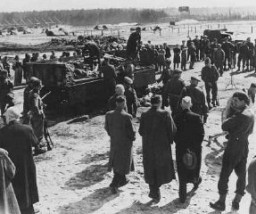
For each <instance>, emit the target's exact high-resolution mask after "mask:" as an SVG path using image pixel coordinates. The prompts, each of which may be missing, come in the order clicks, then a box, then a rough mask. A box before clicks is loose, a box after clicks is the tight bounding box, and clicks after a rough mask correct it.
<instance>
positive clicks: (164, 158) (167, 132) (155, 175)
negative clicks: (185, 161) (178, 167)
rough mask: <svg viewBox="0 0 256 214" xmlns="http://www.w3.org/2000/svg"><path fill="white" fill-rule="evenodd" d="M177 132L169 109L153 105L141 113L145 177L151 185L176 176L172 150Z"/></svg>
mask: <svg viewBox="0 0 256 214" xmlns="http://www.w3.org/2000/svg"><path fill="white" fill-rule="evenodd" d="M175 132H176V126H175V124H174V122H173V119H172V117H171V115H170V113H169V112H168V111H165V110H161V109H157V108H154V107H152V108H151V109H149V110H148V111H147V112H145V113H143V114H142V115H141V123H140V128H139V133H140V135H141V136H142V148H143V166H144V177H145V181H146V183H148V184H149V185H157V186H160V185H162V184H165V183H169V182H170V181H171V180H172V179H174V178H175V171H174V166H173V160H172V151H171V144H172V143H173V137H174V134H175Z"/></svg>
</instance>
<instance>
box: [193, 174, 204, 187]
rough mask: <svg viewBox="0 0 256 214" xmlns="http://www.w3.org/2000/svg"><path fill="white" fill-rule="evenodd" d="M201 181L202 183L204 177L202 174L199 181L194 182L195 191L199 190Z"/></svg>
mask: <svg viewBox="0 0 256 214" xmlns="http://www.w3.org/2000/svg"><path fill="white" fill-rule="evenodd" d="M201 183H202V177H201V176H200V177H199V178H198V181H197V182H196V183H194V187H193V191H195V190H197V189H198V187H199V185H200V184H201Z"/></svg>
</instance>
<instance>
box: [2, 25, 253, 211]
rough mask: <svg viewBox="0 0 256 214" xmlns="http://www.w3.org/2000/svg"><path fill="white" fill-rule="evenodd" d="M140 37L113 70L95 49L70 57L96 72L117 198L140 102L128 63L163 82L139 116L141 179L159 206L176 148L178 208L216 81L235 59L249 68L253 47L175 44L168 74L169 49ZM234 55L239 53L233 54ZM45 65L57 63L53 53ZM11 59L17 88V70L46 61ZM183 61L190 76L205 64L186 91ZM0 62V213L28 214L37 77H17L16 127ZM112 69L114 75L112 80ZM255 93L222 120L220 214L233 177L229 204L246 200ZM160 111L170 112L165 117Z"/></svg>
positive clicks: (234, 101)
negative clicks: (147, 68)
mask: <svg viewBox="0 0 256 214" xmlns="http://www.w3.org/2000/svg"><path fill="white" fill-rule="evenodd" d="M140 33H141V32H140V28H137V29H136V31H135V32H134V33H132V34H131V36H130V37H129V39H128V42H127V47H126V58H127V59H126V61H125V63H124V64H121V65H119V66H118V68H115V66H113V65H111V63H110V59H109V58H105V59H104V61H103V62H101V59H100V56H101V51H100V48H99V47H98V46H97V44H96V43H88V44H87V45H86V46H85V47H84V49H83V50H81V51H78V52H77V51H76V52H75V55H79V56H80V55H81V56H83V55H86V54H87V53H88V54H89V58H87V59H86V60H87V61H86V62H89V64H90V65H91V66H92V68H93V66H94V63H95V61H96V63H98V64H99V65H100V66H99V71H100V76H101V75H102V77H103V84H104V86H105V89H106V90H105V93H106V100H105V103H106V106H107V109H108V111H107V113H106V115H105V130H106V132H107V134H108V135H109V137H110V139H111V141H110V142H111V143H110V153H109V170H110V171H111V170H113V173H114V176H113V180H112V182H111V184H110V189H111V191H112V193H113V194H116V193H117V192H118V188H119V187H121V186H124V185H126V184H127V183H128V182H129V180H128V178H127V177H126V175H127V174H129V173H130V171H132V170H134V167H135V163H134V161H133V152H132V148H133V142H134V140H135V137H136V131H135V128H134V125H133V122H132V119H133V118H135V117H136V116H137V108H138V107H139V103H138V97H137V93H136V90H135V89H134V87H133V82H134V64H136V63H137V62H138V61H139V62H140V63H144V64H146V63H147V62H148V61H151V59H153V60H152V61H151V64H155V68H156V69H157V70H158V71H160V74H161V75H160V78H159V79H157V82H162V85H163V87H162V89H161V92H160V94H154V95H153V96H152V97H151V99H150V108H149V109H148V110H147V111H146V112H144V113H142V115H141V118H140V125H139V134H140V135H141V137H142V156H143V167H144V178H145V182H146V183H147V184H148V185H149V197H150V198H152V200H153V201H154V202H156V203H157V202H159V200H160V199H161V193H160V187H161V186H162V185H163V184H166V183H169V182H171V181H172V180H173V179H175V178H176V176H175V167H174V161H173V157H172V151H171V145H172V144H173V143H175V145H176V146H175V148H176V164H177V174H178V180H179V199H180V202H181V203H185V201H186V198H187V184H188V183H192V184H193V189H192V190H193V191H196V190H197V189H198V188H199V186H200V184H201V182H202V177H201V174H200V170H201V162H202V142H203V139H204V135H205V130H204V124H205V123H207V118H208V111H209V109H211V108H213V107H215V106H218V105H219V101H218V79H219V78H220V76H222V74H223V72H224V71H225V70H227V69H232V68H233V67H234V66H235V64H234V59H236V53H238V69H240V65H241V62H242V71H244V68H245V66H246V68H247V69H248V70H250V69H251V68H252V67H255V61H256V60H255V46H254V45H253V44H252V43H251V42H250V39H247V41H246V42H243V43H242V44H241V45H240V47H239V48H238V49H236V48H235V46H234V45H233V44H232V43H231V42H229V41H228V40H225V41H223V43H222V44H219V43H218V41H216V40H214V41H213V42H212V43H211V42H210V41H209V40H208V39H207V38H206V37H204V36H202V37H201V39H199V38H198V37H196V38H195V39H194V40H191V39H189V40H188V41H187V42H186V41H182V45H181V46H179V45H176V46H175V47H174V48H173V54H174V56H173V66H174V69H172V68H171V63H172V60H171V56H172V55H171V50H170V47H169V46H168V45H167V44H166V43H165V44H163V45H160V46H159V47H158V46H153V45H152V44H151V42H150V41H148V43H147V44H142V42H141V34H140ZM245 46H246V47H245ZM245 49H246V50H247V52H246V51H245ZM236 50H237V51H238V52H235V51H236ZM83 52H84V53H83ZM245 52H246V54H245ZM249 53H250V54H249ZM143 54H144V55H143ZM69 56H70V55H69V54H67V53H66V52H65V54H64V53H63V54H62V56H61V58H60V59H62V58H65V57H69ZM234 56H235V57H234ZM151 57H152V58H151ZM50 59H51V60H54V59H56V56H55V53H54V52H52V54H51V56H50ZM15 60H16V61H15V63H13V68H15V69H16V70H17V76H16V77H15V80H14V83H15V81H16V83H17V84H18V83H20V81H21V80H20V79H21V78H20V70H22V69H20V68H22V67H23V66H24V65H26V63H28V62H31V61H32V62H36V61H38V60H40V61H41V60H47V56H46V55H44V56H43V58H42V59H40V56H39V54H33V56H32V57H30V55H29V54H26V56H25V59H24V60H23V65H22V64H21V63H20V62H19V57H18V56H17V57H15ZM188 60H189V69H193V68H194V63H195V62H197V61H201V60H204V63H205V66H203V68H202V70H201V78H199V77H198V76H192V77H191V80H190V84H189V85H186V84H185V82H184V80H183V79H182V73H183V71H185V70H186V69H187V68H186V65H187V64H188ZM5 61H6V59H4V60H3V61H2V62H3V63H2V64H0V70H1V72H0V104H1V115H2V117H3V118H4V120H5V126H4V127H3V128H1V129H0V148H1V149H0V172H1V175H0V176H1V177H0V188H1V195H0V212H1V213H3V214H10V213H15V214H16V213H17V214H19V213H21V214H32V213H34V208H33V204H34V203H36V202H38V200H39V197H38V190H37V182H36V168H35V164H34V160H33V154H34V155H38V154H41V153H44V152H45V150H44V149H42V148H41V143H42V141H43V137H44V133H45V113H44V103H43V99H42V98H41V97H40V90H41V88H42V84H41V81H40V80H39V79H38V78H36V77H31V78H27V77H26V72H24V75H25V78H26V80H27V87H26V88H25V90H24V103H23V116H22V123H23V124H22V123H20V122H18V121H19V119H20V117H21V115H20V113H19V112H18V111H17V108H16V106H15V103H14V102H13V99H14V95H13V83H12V82H11V81H10V79H9V75H10V72H9V70H8V69H10V65H9V66H8V62H5ZM226 63H227V64H226ZM180 64H181V65H180ZM226 65H228V67H226ZM16 70H15V72H16ZM23 70H24V69H23ZM117 70H119V71H121V72H119V74H118V75H117ZM15 75H16V73H15ZM21 75H22V74H21ZM200 81H203V82H204V83H205V90H206V97H205V95H204V92H203V91H202V90H201V89H199V88H198V83H199V82H200ZM16 83H15V84H16ZM255 93H256V86H255V84H252V85H251V87H250V89H249V90H248V93H245V92H235V93H234V94H233V95H232V97H231V99H230V102H229V105H228V106H227V107H226V112H228V113H227V114H226V115H225V118H224V119H223V122H222V129H223V131H226V132H227V133H228V134H227V136H226V137H227V140H228V142H227V146H226V147H225V152H224V155H223V160H222V169H221V173H220V178H219V182H218V190H219V195H220V197H219V199H218V200H217V201H216V202H212V203H210V206H211V207H212V208H213V209H215V210H219V211H223V210H225V208H226V196H227V192H228V180H229V176H230V175H231V173H232V172H233V171H235V173H236V175H237V177H238V179H237V186H236V188H237V189H236V195H235V197H234V199H233V201H232V208H233V209H234V210H239V204H240V201H241V199H242V197H243V195H244V194H245V189H246V162H247V156H248V137H249V135H250V134H252V132H253V127H254V115H253V114H252V112H251V111H250V109H249V104H250V101H251V102H253V103H254V100H255ZM166 107H170V109H168V110H167V109H166ZM33 147H34V152H33V149H32V148H33ZM248 175H249V177H248V186H247V190H248V192H249V193H250V194H251V196H252V203H251V208H250V210H251V211H250V212H251V213H250V214H252V213H255V210H256V206H255V200H256V199H255V198H256V195H255V191H254V190H255V188H256V187H255V161H253V162H252V163H251V165H250V167H249V171H248Z"/></svg>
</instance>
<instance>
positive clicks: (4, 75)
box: [0, 70, 13, 116]
mask: <svg viewBox="0 0 256 214" xmlns="http://www.w3.org/2000/svg"><path fill="white" fill-rule="evenodd" d="M12 90H13V84H12V82H11V81H10V80H9V78H8V72H7V71H6V70H2V71H0V107H1V114H2V116H3V114H4V111H5V107H6V104H7V94H9V93H11V92H12Z"/></svg>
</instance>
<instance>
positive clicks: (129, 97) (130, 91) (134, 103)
mask: <svg viewBox="0 0 256 214" xmlns="http://www.w3.org/2000/svg"><path fill="white" fill-rule="evenodd" d="M124 88H125V92H124V95H125V98H126V104H127V109H128V113H129V114H131V115H132V116H133V117H136V114H137V107H138V98H137V93H136V91H135V89H134V88H133V81H132V79H131V78H129V77H125V78H124Z"/></svg>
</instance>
